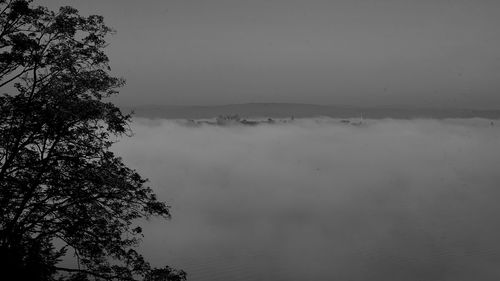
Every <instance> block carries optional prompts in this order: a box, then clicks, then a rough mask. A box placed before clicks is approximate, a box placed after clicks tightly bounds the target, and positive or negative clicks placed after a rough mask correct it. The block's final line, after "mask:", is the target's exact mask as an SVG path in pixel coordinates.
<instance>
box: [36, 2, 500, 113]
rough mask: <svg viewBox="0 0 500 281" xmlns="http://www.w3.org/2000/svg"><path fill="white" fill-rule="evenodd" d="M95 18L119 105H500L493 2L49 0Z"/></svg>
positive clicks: (499, 19)
mask: <svg viewBox="0 0 500 281" xmlns="http://www.w3.org/2000/svg"><path fill="white" fill-rule="evenodd" d="M39 3H42V4H45V5H49V6H50V7H57V6H61V5H71V6H73V7H75V8H77V9H79V10H80V11H81V13H82V14H100V15H103V16H104V17H105V19H106V22H107V23H108V25H110V26H112V27H113V28H115V29H116V30H117V34H116V35H114V36H112V37H110V38H109V42H110V46H109V47H108V54H109V56H110V58H111V65H112V67H113V71H114V72H115V73H116V74H117V75H120V76H123V77H124V78H126V79H127V86H126V87H124V88H123V89H122V91H121V95H120V97H119V98H118V100H117V102H118V103H120V104H123V105H138V104H183V105H213V104H230V103H246V102H296V103H313V104H347V105H368V106H371V105H413V106H446V107H474V108H500V93H499V90H500V28H499V27H500V16H499V15H500V1H498V0H491V1H488V0H432V1H431V0H371V1H370V0H365V1H356V0H339V1H335V0H252V1H248V0H142V1H137V0H119V1H118V0H115V1H112V0H78V1H76V0H67V1H60V0H44V1H40V2H39Z"/></svg>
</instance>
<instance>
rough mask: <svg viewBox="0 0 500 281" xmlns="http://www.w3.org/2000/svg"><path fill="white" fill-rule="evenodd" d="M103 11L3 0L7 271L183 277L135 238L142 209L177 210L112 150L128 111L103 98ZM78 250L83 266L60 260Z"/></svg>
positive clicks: (1, 209)
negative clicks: (150, 256) (159, 263)
mask: <svg viewBox="0 0 500 281" xmlns="http://www.w3.org/2000/svg"><path fill="white" fill-rule="evenodd" d="M110 32H112V30H111V29H110V28H108V27H107V26H106V25H105V24H104V23H103V18H102V17H101V16H88V17H84V16H81V15H79V14H78V11H77V10H76V9H73V8H71V7H62V8H60V9H59V11H51V10H49V9H47V8H45V7H41V6H35V5H33V3H32V1H30V0H0V89H1V95H0V188H1V190H0V267H1V269H0V274H2V280H8V278H9V277H10V278H11V280H59V279H62V280H89V279H90V278H92V280H141V279H144V280H148V281H152V280H185V278H186V275H185V273H184V272H183V271H177V270H174V269H172V268H170V267H165V268H163V269H153V268H152V267H151V266H150V264H149V263H148V262H146V261H145V260H144V258H143V257H142V256H141V255H140V254H139V253H137V252H136V251H135V250H134V247H135V246H137V244H138V242H139V240H140V238H141V237H142V234H141V228H140V227H139V226H137V225H136V224H135V223H136V219H138V218H149V217H151V216H160V217H164V218H169V217H170V213H169V206H167V205H166V204H165V203H163V202H161V201H159V200H158V199H157V198H156V196H155V194H154V193H153V191H152V190H151V188H150V187H148V186H147V185H146V180H145V179H143V178H142V177H141V176H140V175H139V174H137V173H136V172H135V171H134V170H132V169H130V168H128V167H127V166H125V165H124V164H123V163H122V161H121V159H120V158H119V157H117V156H115V155H114V154H113V153H112V152H111V151H110V146H111V145H112V144H113V142H114V140H115V139H117V137H120V136H122V135H124V134H127V133H128V132H129V129H128V124H129V122H130V116H128V115H124V114H122V112H121V111H120V110H119V109H118V108H117V107H116V106H115V105H114V104H112V103H110V102H105V99H106V98H108V97H110V96H112V95H115V94H116V93H117V91H116V89H117V88H119V87H120V86H122V85H123V83H124V81H123V80H122V79H119V78H116V77H112V76H111V75H110V74H109V70H110V68H109V66H108V57H107V56H106V54H105V53H104V51H103V50H104V47H105V46H106V42H105V40H104V39H105V37H106V35H108V34H109V33H110ZM72 255H74V257H75V259H76V264H77V265H78V266H76V267H75V268H70V267H62V266H60V263H59V261H61V260H62V259H63V258H65V257H66V258H67V257H70V256H72Z"/></svg>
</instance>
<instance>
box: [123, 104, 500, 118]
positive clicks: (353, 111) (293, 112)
mask: <svg viewBox="0 0 500 281" xmlns="http://www.w3.org/2000/svg"><path fill="white" fill-rule="evenodd" d="M122 109H123V110H124V111H125V112H130V111H132V110H133V111H134V112H135V115H134V116H136V117H143V118H152V119H155V118H166V119H201V118H213V117H217V116H218V115H230V114H238V115H239V116H241V117H242V118H258V117H271V118H287V117H292V116H293V117H295V118H306V117H318V116H328V117H332V118H353V117H360V116H363V118H370V119H382V118H395V119H412V118H437V119H443V118H473V117H479V118H489V119H500V110H473V109H449V108H445V109H443V108H410V107H406V108H403V107H401V108H400V107H354V106H352V107H351V106H331V105H312V104H294V103H245V104H231V105H220V106H169V105H166V106H137V107H122Z"/></svg>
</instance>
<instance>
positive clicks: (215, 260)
mask: <svg viewBox="0 0 500 281" xmlns="http://www.w3.org/2000/svg"><path fill="white" fill-rule="evenodd" d="M133 130H134V133H135V135H134V136H133V137H132V138H128V139H124V140H122V141H120V142H119V143H118V144H117V145H116V146H115V148H114V149H115V151H116V152H117V153H118V154H119V155H121V156H123V158H124V160H125V162H126V163H127V164H129V165H130V166H132V167H133V168H135V169H137V170H138V171H140V172H141V174H143V175H144V176H145V177H147V178H149V179H150V181H151V185H152V186H154V187H155V190H156V191H157V193H158V195H159V197H160V198H161V199H163V200H166V201H167V202H169V204H171V205H172V211H173V219H172V220H171V221H169V222H162V221H156V220H154V221H152V222H150V223H145V224H144V226H145V227H144V228H145V230H146V231H145V235H146V237H145V239H144V242H143V251H144V252H145V254H146V256H148V257H150V258H151V259H152V260H153V261H154V263H158V264H164V263H167V264H173V265H177V266H179V267H182V268H184V269H185V270H186V271H188V273H189V274H190V277H191V278H190V280H472V279H476V280H479V279H480V280H498V278H499V277H500V270H499V269H497V267H495V264H498V263H499V262H500V243H499V242H498V240H497V239H498V237H499V235H500V220H498V214H500V204H498V202H497V200H498V198H500V190H499V186H498V184H499V183H500V173H499V172H498V169H499V167H500V127H499V126H498V125H495V124H493V126H492V125H491V124H490V121H489V120H483V119H469V120H444V121H436V120H410V121H408V120H407V121H403V120H379V121H370V120H368V121H367V122H366V123H365V124H364V125H363V126H350V125H344V124H341V123H340V122H339V121H338V120H333V119H304V120H297V121H296V122H294V123H292V124H279V125H260V126H256V127H217V126H201V127H186V126H183V125H182V124H180V123H179V122H176V121H172V120H156V121H152V120H146V119H138V120H136V122H135V123H134V125H133ZM488 278H490V279H488Z"/></svg>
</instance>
